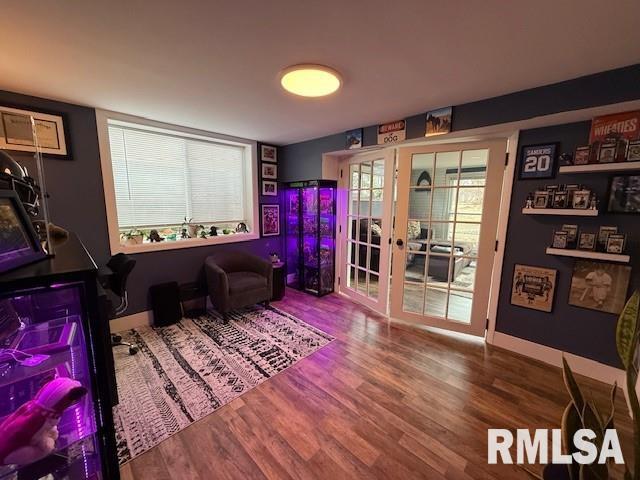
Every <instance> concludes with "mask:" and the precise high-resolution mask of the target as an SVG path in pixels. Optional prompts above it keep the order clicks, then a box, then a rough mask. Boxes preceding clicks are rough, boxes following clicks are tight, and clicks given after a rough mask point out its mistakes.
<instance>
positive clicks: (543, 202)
mask: <svg viewBox="0 0 640 480" xmlns="http://www.w3.org/2000/svg"><path fill="white" fill-rule="evenodd" d="M549 197H550V193H549V192H541V191H538V192H535V193H534V194H533V208H547V207H548V206H549Z"/></svg>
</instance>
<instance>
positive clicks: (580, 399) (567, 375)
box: [562, 355, 585, 412]
mask: <svg viewBox="0 0 640 480" xmlns="http://www.w3.org/2000/svg"><path fill="white" fill-rule="evenodd" d="M562 376H563V378H564V384H565V385H566V387H567V390H568V392H569V395H570V396H571V400H573V404H574V405H575V406H576V409H577V410H578V412H582V411H583V410H584V403H585V402H584V396H583V395H582V392H581V391H580V386H579V385H578V382H576V379H575V377H574V376H573V372H572V371H571V368H569V364H568V363H567V359H566V358H564V355H563V356H562Z"/></svg>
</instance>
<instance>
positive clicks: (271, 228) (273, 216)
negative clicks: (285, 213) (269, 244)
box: [262, 205, 280, 237]
mask: <svg viewBox="0 0 640 480" xmlns="http://www.w3.org/2000/svg"><path fill="white" fill-rule="evenodd" d="M273 235H280V205H262V236H263V237H270V236H273Z"/></svg>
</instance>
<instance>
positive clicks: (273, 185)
mask: <svg viewBox="0 0 640 480" xmlns="http://www.w3.org/2000/svg"><path fill="white" fill-rule="evenodd" d="M262 195H266V196H267V197H276V196H277V195H278V183H277V182H272V181H271V180H263V181H262Z"/></svg>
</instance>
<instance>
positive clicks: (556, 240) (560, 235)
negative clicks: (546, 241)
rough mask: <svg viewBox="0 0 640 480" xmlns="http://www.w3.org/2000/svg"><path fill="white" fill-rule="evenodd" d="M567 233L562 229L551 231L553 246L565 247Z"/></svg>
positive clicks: (566, 244)
mask: <svg viewBox="0 0 640 480" xmlns="http://www.w3.org/2000/svg"><path fill="white" fill-rule="evenodd" d="M568 238H569V234H568V233H567V232H565V231H564V230H560V231H555V232H553V243H552V244H551V246H552V247H553V248H567V246H568Z"/></svg>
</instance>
